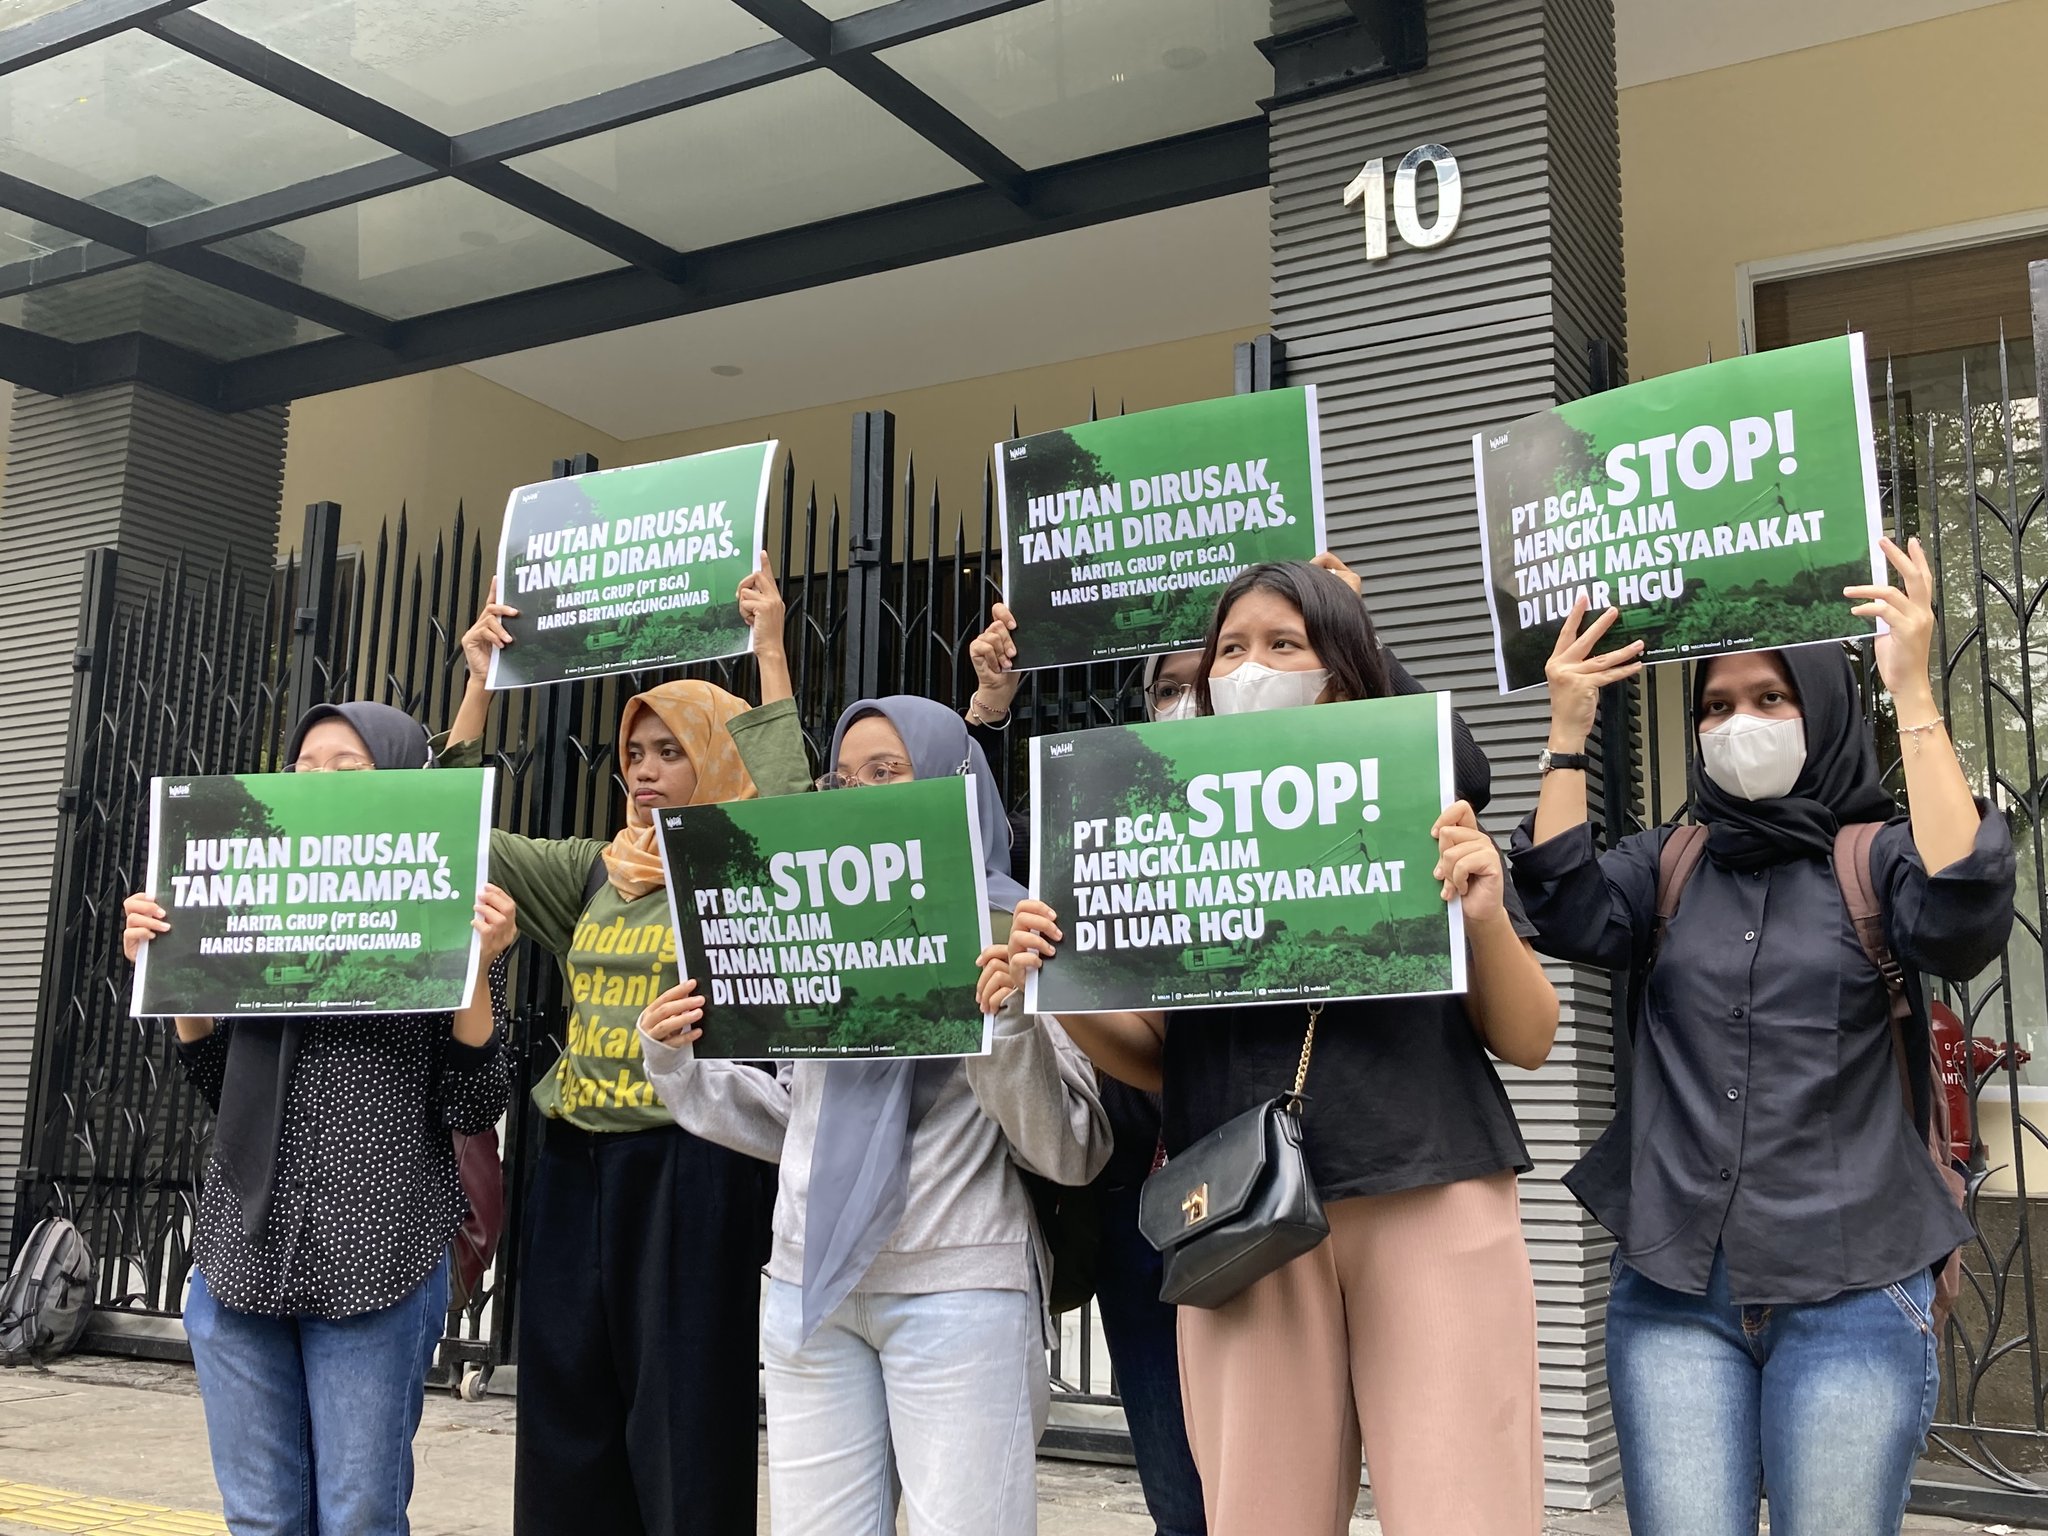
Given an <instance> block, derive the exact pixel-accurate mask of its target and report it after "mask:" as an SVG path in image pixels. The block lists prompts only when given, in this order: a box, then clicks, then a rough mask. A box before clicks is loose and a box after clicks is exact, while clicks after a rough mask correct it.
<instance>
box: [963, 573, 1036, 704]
mask: <svg viewBox="0 0 2048 1536" xmlns="http://www.w3.org/2000/svg"><path fill="white" fill-rule="evenodd" d="M1016 628H1017V617H1016V615H1015V614H1013V613H1011V612H1010V610H1009V607H1008V605H1007V604H1004V603H997V604H995V605H994V606H993V607H991V608H990V609H989V611H988V628H986V629H984V630H983V631H982V632H981V633H980V634H978V635H976V636H975V637H974V640H973V643H972V644H970V645H969V646H968V647H967V659H968V660H969V661H971V662H973V663H974V697H973V698H971V699H969V700H968V701H967V711H966V713H967V723H968V724H969V725H970V726H978V727H981V728H983V729H986V730H1000V729H1002V727H1004V726H1006V725H1008V724H1009V723H1010V705H1011V704H1012V703H1013V702H1014V701H1015V700H1016V697H1017V689H1018V687H1019V686H1020V685H1021V684H1022V683H1023V681H1024V674H1023V673H1021V672H1019V671H1018V670H1017V642H1016V640H1015V638H1014V632H1015V630H1016Z"/></svg>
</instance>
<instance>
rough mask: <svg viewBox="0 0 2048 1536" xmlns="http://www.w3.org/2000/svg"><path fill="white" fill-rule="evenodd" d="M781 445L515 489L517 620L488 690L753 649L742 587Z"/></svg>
mask: <svg viewBox="0 0 2048 1536" xmlns="http://www.w3.org/2000/svg"><path fill="white" fill-rule="evenodd" d="M775 449H776V444H775V443H773V442H766V443H748V444H747V445H745V446H744V447H740V448H720V449H717V450H715V451H714V452H711V453H693V454H691V455H690V456H689V457H688V458H683V459H665V460H663V461H662V462H661V463H659V464H635V465H632V466H630V467H629V468H626V469H603V470H597V471H595V472H593V473H591V474H587V475H571V476H569V477H568V478H566V479H562V480H543V481H541V482H540V483H539V484H538V485H522V486H520V487H519V489H517V490H516V491H514V492H513V493H512V496H511V499H510V500H508V501H507V502H506V503H505V526H504V530H503V532H502V533H501V534H500V535H499V540H498V598H499V601H501V602H503V603H506V604H509V605H510V606H511V607H514V608H517V609H518V610H519V616H518V617H517V618H513V619H507V620H506V621H505V627H506V629H508V630H509V631H510V632H511V635H512V640H513V643H512V645H511V646H510V647H509V648H505V649H501V650H499V651H498V652H497V653H496V654H495V655H493V656H492V657H491V671H490V677H489V679H488V681H489V684H490V686H491V687H493V688H528V687H532V686H533V685H535V684H537V683H556V682H561V681H563V680H564V679H566V678H573V677H592V676H595V675H597V674H599V673H604V672H631V671H638V670H640V669H643V668H649V667H672V666H682V665H684V664H686V663H688V662H692V661H707V660H710V659H711V658H712V657H715V656H736V655H739V654H740V653H741V652H743V651H747V650H751V649H752V648H753V636H752V634H751V633H750V632H749V631H748V629H747V626H746V624H745V623H743V622H742V621H741V619H740V607H739V584H740V582H741V581H742V580H743V579H745V577H746V576H747V575H748V574H749V573H751V572H752V571H753V569H754V565H755V561H756V559H757V558H758V555H759V552H760V549H761V523H762V515H763V512H764V511H765V509H766V507H767V505H768V481H769V477H770V475H771V473H772V472H773V470H774V466H775Z"/></svg>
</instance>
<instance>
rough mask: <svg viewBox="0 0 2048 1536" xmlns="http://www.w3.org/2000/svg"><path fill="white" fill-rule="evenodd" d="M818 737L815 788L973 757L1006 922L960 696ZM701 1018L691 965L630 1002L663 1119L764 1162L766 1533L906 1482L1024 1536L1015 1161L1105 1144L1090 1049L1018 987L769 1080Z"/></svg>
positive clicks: (1044, 1388) (931, 773)
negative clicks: (870, 1046)
mask: <svg viewBox="0 0 2048 1536" xmlns="http://www.w3.org/2000/svg"><path fill="white" fill-rule="evenodd" d="M757 745H758V746H759V747H766V746H767V745H768V744H766V743H758V744H757V743H756V742H754V741H750V742H748V743H747V751H748V761H749V765H750V766H751V768H752V769H753V771H754V774H755V776H756V781H757V782H759V783H761V784H763V785H764V787H765V786H766V785H768V784H771V783H774V784H776V785H777V786H778V787H780V788H786V789H793V788H796V787H798V785H799V784H800V783H801V781H802V774H803V766H802V759H801V757H800V756H799V757H797V758H795V759H794V760H791V759H790V758H789V757H788V756H787V755H786V754H773V755H771V754H770V753H769V752H768V751H765V750H757ZM833 758H834V767H833V771H832V772H831V773H828V774H826V775H825V776H824V777H823V778H822V779H820V780H819V781H818V787H819V788H821V789H851V788H855V787H866V788H867V789H868V791H869V792H874V791H875V790H877V789H880V788H882V787H883V786H887V785H890V784H897V783H902V782H905V781H908V780H911V779H929V778H935V777H942V776H946V775H951V774H957V773H962V772H965V773H970V774H972V775H974V778H975V785H974V790H975V794H974V801H975V806H974V808H975V814H976V817H977V819H978V823H979V827H980V837H981V845H982V849H983V856H984V859H985V863H986V872H985V873H986V882H987V888H988V900H989V904H990V906H991V908H992V909H993V910H992V912H991V916H992V917H999V918H1001V919H1003V922H1004V923H1007V919H1008V914H1009V912H1010V910H1011V909H1012V908H1013V907H1014V906H1015V905H1016V902H1017V899H1018V898H1019V897H1020V896H1022V895H1023V889H1022V887H1020V886H1018V885H1017V884H1016V882H1015V881H1014V880H1012V879H1011V878H1010V875H1009V873H1008V869H1009V827H1008V825H1007V823H1006V821H1005V820H1004V817H1003V811H1002V799H1001V796H1000V794H999V792H998V791H997V789H996V786H995V782H994V780H993V778H992V776H991V775H990V773H989V769H988V763H987V761H986V760H985V759H984V758H983V756H982V753H981V749H980V748H979V747H978V746H976V745H975V744H974V743H973V742H972V741H970V740H969V738H968V735H967V730H966V727H965V726H964V725H963V724H962V722H961V720H960V717H959V716H958V715H955V714H954V713H953V712H952V711H950V710H948V709H947V708H945V707H944V706H943V705H940V704H936V703H933V702H932V701H930V700H928V699H916V698H908V697H895V698H886V699H876V700H869V701H864V702H862V703H859V704H855V705H854V706H853V707H852V708H850V709H848V710H847V711H846V712H845V714H844V715H842V716H841V717H840V720H839V725H838V729H837V730H836V732H835V733H834V736H833ZM998 926H999V927H1000V926H1001V925H998ZM1002 952H1003V951H1001V950H1000V949H992V950H991V951H990V952H989V954H990V955H996V954H1000V953H1002ZM984 958H986V957H984ZM961 1002H962V1004H963V1005H965V1004H967V1002H968V998H967V983H966V982H964V981H963V984H962V988H961ZM717 1028H718V1015H717V1012H716V1010H715V1009H714V1010H712V1011H711V1012H710V1013H709V1014H708V1015H707V1013H706V1009H705V1004H704V1001H703V999H702V998H700V997H699V996H698V995H697V987H696V983H695V982H694V981H686V982H683V983H682V984H681V985H679V986H677V987H675V988H672V989H671V990H669V991H667V992H665V993H663V994H662V996H661V997H660V998H658V999H657V1000H656V1001H655V1002H654V1004H653V1005H652V1006H651V1007H650V1008H648V1009H647V1011H646V1013H645V1014H644V1015H643V1016H642V1018H641V1020H640V1030H641V1033H642V1035H643V1037H644V1039H645V1041H646V1045H645V1047H644V1049H645V1051H646V1056H647V1069H648V1074H649V1076H650V1078H651V1079H652V1081H653V1083H654V1086H655V1088H656V1090H657V1091H658V1092H659V1093H660V1094H661V1097H662V1100H663V1102H664V1103H666V1104H667V1105H668V1107H669V1108H670V1110H671V1111H673V1112H674V1114H675V1116H676V1118H677V1120H678V1121H680V1122H681V1123H682V1124H683V1125H684V1126H686V1127H688V1128H689V1129H690V1130H692V1131H694V1132H695V1133H696V1134H698V1135H700V1136H704V1137H706V1138H709V1139H711V1140H714V1141H718V1142H720V1143H722V1144H724V1145H726V1146H728V1147H732V1148H734V1149H736V1150H738V1151H741V1152H744V1153H747V1154H748V1155H750V1156H752V1157H756V1158H760V1159H762V1160H763V1161H765V1162H772V1163H776V1164H778V1165H779V1166H780V1170H781V1173H780V1180H779V1187H778V1192H777V1197H776V1204H775V1246H774V1252H773V1255H772V1256H771V1258H770V1260H769V1264H768V1277H769V1279H768V1299H767V1305H766V1308H765V1311H764V1313H763V1316H762V1323H761V1356H762V1365H763V1371H764V1376H765V1381H766V1388H767V1397H768V1481H769V1505H770V1509H771V1511H772V1514H773V1519H774V1528H775V1531H776V1536H889V1533H893V1532H894V1531H895V1530H896V1506H897V1501H898V1495H899V1492H900V1495H901V1498H902V1502H903V1504H904V1506H905V1508H906V1510H907V1513H908V1515H909V1528H910V1531H911V1532H912V1536H1029V1533H1030V1532H1032V1531H1035V1530H1036V1529H1037V1479H1036V1471H1035V1454H1036V1446H1037V1440H1038V1435H1039V1433H1040V1432H1041V1431H1042V1430H1043V1428H1044V1425H1045V1416H1046V1411H1047V1407H1048V1402H1049V1392H1048V1383H1047V1379H1046V1358H1045V1351H1046V1348H1047V1347H1048V1345H1049V1343H1050V1342H1051V1339H1050V1336H1049V1327H1048V1323H1047V1319H1046V1314H1045V1302H1044V1298H1045V1297H1046V1295H1047V1294H1048V1291H1049V1285H1050V1275H1049V1265H1048V1262H1047V1255H1046V1252H1045V1248H1044V1243H1043V1240H1042V1238H1041V1236H1040V1234H1039V1232H1038V1230H1037V1227H1036V1224H1035V1221H1034V1219H1033V1215H1032V1208H1031V1200H1030V1197H1029V1195H1028V1193H1027V1192H1026V1189H1025V1186H1024V1183H1023V1180H1022V1179H1021V1178H1020V1176H1019V1170H1020V1169H1024V1170H1029V1171H1030V1172H1032V1173H1035V1174H1037V1175H1039V1176H1040V1177H1043V1178H1045V1179H1049V1180H1051V1181H1053V1182H1055V1183H1059V1184H1066V1185H1079V1184H1085V1183H1087V1182H1088V1180H1089V1179H1090V1178H1092V1177H1093V1176H1094V1175H1095V1173H1096V1171H1097V1170H1098V1169H1099V1168H1100V1167H1101V1166H1102V1162H1103V1159H1104V1158H1105V1157H1106V1156H1107V1155H1108V1153H1109V1125H1108V1121H1107V1120H1106V1118H1105V1117H1104V1115H1103V1111H1102V1105H1101V1102H1100V1101H1099V1099H1098V1098H1097V1096H1096V1087H1095V1074H1094V1072H1093V1070H1092V1069H1091V1068H1090V1067H1089V1065H1088V1062H1087V1060H1086V1058H1085V1057H1083V1056H1082V1055H1081V1053H1080V1052H1079V1051H1078V1050H1076V1049H1075V1048H1074V1045H1073V1042H1072V1041H1070V1040H1069V1039H1068V1038H1067V1037H1066V1035H1065V1034H1064V1033H1063V1032H1062V1031H1061V1030H1060V1029H1059V1028H1058V1027H1057V1026H1055V1025H1053V1024H1051V1023H1050V1021H1040V1020H1036V1019H1032V1018H1029V1017H1026V1016H1025V1015H1024V1014H1023V1013H1022V1012H1021V1011H1020V1010H1017V1009H1014V1008H1013V1009H1010V1010H1008V1011H1007V1012H1004V1013H1002V1014H1000V1015H999V1016H998V1017H997V1019H996V1021H995V1026H994V1039H993V1043H992V1046H991V1049H990V1052H989V1054H988V1055H986V1056H980V1057H970V1058H968V1059H966V1060H964V1061H963V1060H959V1059H952V1058H935V1059H929V1060H923V1061H872V1062H835V1063H826V1062H819V1061H800V1062H796V1063H794V1064H789V1063H785V1064H783V1066H782V1067H781V1069H780V1071H779V1072H778V1074H777V1075H776V1076H775V1077H773V1078H770V1077H767V1076H765V1075H764V1074H762V1073H759V1072H756V1071H754V1070H752V1069H751V1068H749V1067H747V1066H744V1065H742V1064H740V1063H737V1062H729V1061H710V1060H698V1059H696V1057H695V1053H694V1052H693V1050H692V1049H691V1047H692V1045H693V1043H694V1042H695V1041H697V1040H699V1039H701V1038H703V1036H704V1034H705V1033H706V1031H716V1030H717Z"/></svg>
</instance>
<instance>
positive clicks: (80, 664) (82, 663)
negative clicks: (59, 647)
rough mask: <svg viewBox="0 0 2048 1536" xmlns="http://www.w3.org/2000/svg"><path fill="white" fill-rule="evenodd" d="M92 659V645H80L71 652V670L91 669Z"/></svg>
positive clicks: (87, 670)
mask: <svg viewBox="0 0 2048 1536" xmlns="http://www.w3.org/2000/svg"><path fill="white" fill-rule="evenodd" d="M92 661H93V657H92V647H91V646H89V645H81V646H79V647H78V649H76V650H75V651H73V652H72V653H71V670H72V671H74V672H90V671H91V670H92Z"/></svg>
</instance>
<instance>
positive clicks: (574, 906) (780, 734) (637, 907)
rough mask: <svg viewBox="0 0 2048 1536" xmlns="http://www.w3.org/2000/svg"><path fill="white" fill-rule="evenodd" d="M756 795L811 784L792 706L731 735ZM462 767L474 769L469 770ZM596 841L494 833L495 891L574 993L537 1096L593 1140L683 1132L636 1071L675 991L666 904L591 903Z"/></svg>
mask: <svg viewBox="0 0 2048 1536" xmlns="http://www.w3.org/2000/svg"><path fill="white" fill-rule="evenodd" d="M727 729H728V730H729V731H730V732H731V733H732V738H733V741H734V742H735V743H736V744H737V745H738V747H739V749H740V756H741V758H742V759H743V760H744V761H745V763H746V765H747V771H748V773H750V774H751V775H752V776H753V779H754V784H755V787H756V788H758V789H759V790H760V792H761V793H762V794H763V795H764V796H766V795H779V794H792V793H794V792H796V791H798V790H801V789H804V788H806V787H807V786H808V785H809V783H810V777H811V774H810V758H809V754H808V753H807V752H806V751H805V748H804V739H803V731H802V728H801V727H800V726H799V725H798V723H797V715H796V706H795V704H794V703H792V702H791V701H789V700H787V699H783V700H778V701H777V702H775V703H773V704H766V705H763V706H762V707H761V708H759V709H754V710H749V711H748V712H747V713H746V714H744V715H739V716H736V717H734V718H733V720H732V721H731V722H729V724H728V725H727ZM480 758H481V749H480V745H479V744H478V743H475V742H460V743H456V744H454V745H452V746H449V747H447V748H445V749H444V750H443V751H442V753H441V759H440V760H441V761H442V763H444V764H447V765H449V766H454V767H463V766H470V765H472V764H473V763H474V762H475V761H477V760H480ZM463 759H468V761H467V762H465V761H463ZM605 846H606V845H605V844H604V843H603V842H600V841H599V840H597V839H596V838H587V837H571V838H562V839H558V840H549V839H541V838H533V837H521V836H519V835H518V834H517V833H513V832H493V833H492V834H491V864H490V879H491V883H492V884H494V885H497V886H499V887H501V888H502V889H503V890H504V891H505V892H506V894H508V895H509V896H510V897H511V898H512V900H513V901H514V902H515V903H517V905H518V908H519V931H520V932H521V933H523V934H525V935H526V936H527V937H528V938H530V939H532V940H533V941H534V942H535V943H536V944H538V945H540V947H541V948H543V949H545V950H547V951H548V952H549V953H550V954H552V955H553V956H554V957H555V959H556V960H557V962H559V964H560V965H561V968H562V976H563V979H564V980H565V981H566V982H567V983H568V988H569V1028H568V1035H567V1038H566V1040H565V1041H564V1042H563V1047H562V1054H561V1056H560V1057H559V1058H558V1059H557V1060H556V1062H555V1065H554V1068H553V1070H551V1071H550V1072H549V1073H548V1075H547V1076H546V1077H544V1078H543V1079H541V1081H540V1082H539V1083H538V1084H536V1085H535V1087H534V1090H533V1100H534V1103H536V1104H538V1105H539V1106H540V1109H541V1113H542V1114H544V1115H547V1116H548V1117H549V1118H550V1119H559V1120H566V1121H568V1122H569V1123H570V1124H571V1125H574V1126H577V1127H579V1128H580V1129H582V1130H586V1131H640V1130H647V1129H650V1128H652V1127H655V1126H664V1125H673V1124H674V1123H675V1122H674V1120H673V1119H672V1118H671V1117H670V1115H669V1112H668V1111H667V1110H666V1109H665V1108H663V1107H662V1104H661V1101H660V1100H659V1099H657V1098H656V1097H655V1096H654V1088H653V1085H652V1084H650V1083H649V1082H648V1081H647V1073H646V1071H645V1070H644V1068H643V1067H642V1065H641V1061H640V1029H639V1023H640V1012H641V1010H642V1009H644V1008H645V1007H646V1006H647V1005H648V1004H649V1003H651V1002H653V1001H654V999H655V998H657V997H659V996H660V995H661V994H662V993H663V992H665V991H667V990H668V989H669V988H670V987H672V986H674V985H675V984H676V981H677V979H678V977H677V972H676V936H675V930H674V928H672V927H671V926H670V923H669V908H668V893H667V892H666V891H665V890H654V891H650V892H649V893H648V894H647V895H645V896H641V897H639V898H637V899H635V900H628V899H627V898H626V897H625V896H623V895H621V894H620V892H619V890H618V888H617V887H616V886H614V885H612V884H610V883H609V882H607V883H606V884H605V885H604V886H602V887H601V888H600V889H599V890H598V893H597V894H596V895H595V896H593V897H592V898H591V899H590V901H589V902H588V903H587V904H586V903H585V902H584V899H583V892H584V890H585V889H586V888H587V886H588V884H589V880H590V869H591V865H592V863H593V862H594V861H595V860H596V859H597V858H598V857H599V855H600V854H602V853H603V851H604V849H605Z"/></svg>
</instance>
